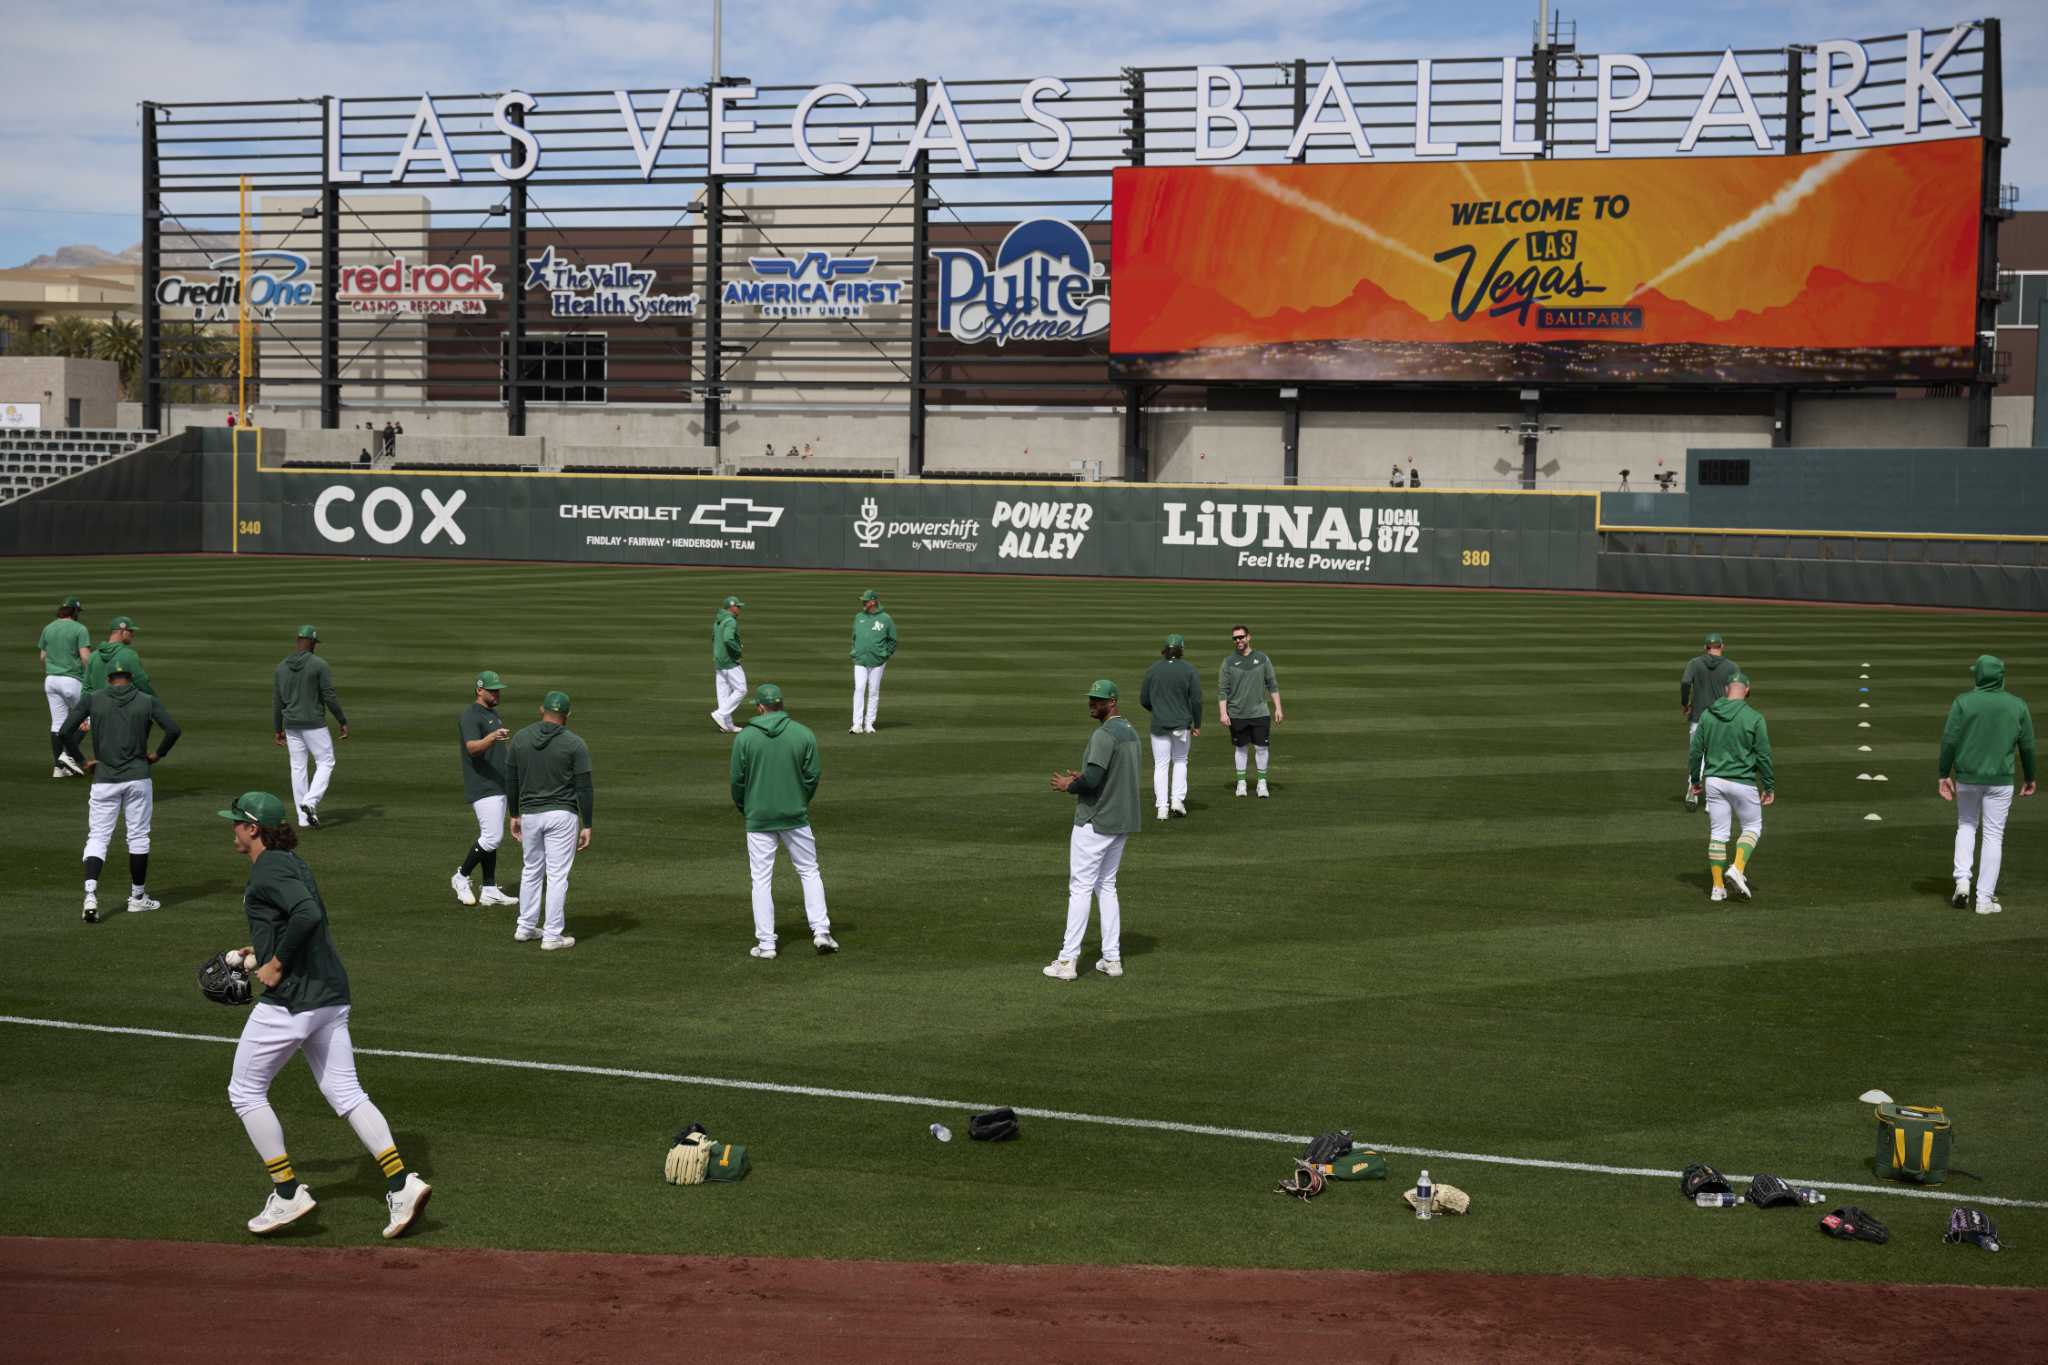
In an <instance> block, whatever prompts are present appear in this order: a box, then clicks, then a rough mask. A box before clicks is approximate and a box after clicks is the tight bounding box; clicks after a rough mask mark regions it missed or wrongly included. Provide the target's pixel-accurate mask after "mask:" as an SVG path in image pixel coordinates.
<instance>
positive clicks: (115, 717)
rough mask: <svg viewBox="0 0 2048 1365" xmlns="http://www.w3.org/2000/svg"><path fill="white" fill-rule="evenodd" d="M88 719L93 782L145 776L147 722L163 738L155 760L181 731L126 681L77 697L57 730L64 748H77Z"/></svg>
mask: <svg viewBox="0 0 2048 1365" xmlns="http://www.w3.org/2000/svg"><path fill="white" fill-rule="evenodd" d="M88 720H90V721H91V722H92V756H93V758H94V759H95V760H96V761H95V762H94V764H93V769H92V780H93V781H95V782H133V781H134V780H135V779H137V778H140V777H148V776H149V727H150V726H152V725H154V726H156V727H157V728H158V729H159V730H162V731H163V732H164V737H163V742H162V743H161V744H159V745H157V750H156V756H157V757H158V758H159V759H161V758H162V757H163V756H164V755H165V754H168V753H169V752H170V751H171V746H172V745H173V744H176V743H177V742H178V736H179V735H181V734H183V733H184V731H182V730H180V729H179V728H178V722H176V721H175V720H172V719H171V713H170V712H169V711H167V710H165V709H164V704H163V702H161V701H159V700H158V699H157V698H156V697H154V696H152V695H151V694H150V693H148V692H144V691H141V690H139V689H137V688H135V687H131V686H128V685H126V684H123V685H122V686H119V687H103V688H101V689H100V690H99V691H97V692H93V693H90V694H88V695H86V696H85V697H82V698H80V699H79V703H78V705H76V706H74V707H72V708H71V714H70V715H69V716H68V717H66V718H65V721H64V727H63V729H62V730H60V731H59V732H58V736H57V737H58V738H59V739H61V740H62V741H63V742H64V746H65V747H66V748H75V747H76V746H77V744H78V730H79V727H80V726H81V725H83V724H84V723H85V722H86V721H88Z"/></svg>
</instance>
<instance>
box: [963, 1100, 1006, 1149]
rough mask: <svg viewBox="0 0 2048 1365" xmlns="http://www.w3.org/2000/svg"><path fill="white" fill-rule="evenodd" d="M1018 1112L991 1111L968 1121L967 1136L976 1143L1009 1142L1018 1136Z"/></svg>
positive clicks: (1004, 1109)
mask: <svg viewBox="0 0 2048 1365" xmlns="http://www.w3.org/2000/svg"><path fill="white" fill-rule="evenodd" d="M1017 1132H1018V1124H1017V1111H1016V1110H1014V1109H1009V1108H1003V1109H991V1110H989V1111H988V1112H987V1113H986V1114H976V1115H975V1116H974V1117H973V1118H970V1119H969V1120H967V1136H968V1137H970V1138H972V1139H973V1140H974V1141H976V1142H1008V1141H1010V1140H1011V1139H1012V1138H1014V1137H1016V1136H1017Z"/></svg>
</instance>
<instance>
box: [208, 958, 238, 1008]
mask: <svg viewBox="0 0 2048 1365" xmlns="http://www.w3.org/2000/svg"><path fill="white" fill-rule="evenodd" d="M199 993H200V994H201V995H203V996H205V997H206V998H207V999H208V1000H211V1001H212V1002H213V1003H214V1004H216V1005H246V1004H248V1003H249V974H248V973H247V972H244V971H239V970H237V969H236V968H233V967H230V966H228V955H227V953H226V952H225V951H222V952H218V953H215V954H214V955H213V956H212V957H209V958H208V959H206V961H204V962H202V963H200V964H199Z"/></svg>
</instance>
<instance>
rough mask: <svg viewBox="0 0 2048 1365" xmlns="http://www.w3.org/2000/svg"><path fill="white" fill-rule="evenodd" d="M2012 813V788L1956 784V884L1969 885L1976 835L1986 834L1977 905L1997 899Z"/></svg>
mask: <svg viewBox="0 0 2048 1365" xmlns="http://www.w3.org/2000/svg"><path fill="white" fill-rule="evenodd" d="M2011 811H2012V787H2011V786H2010V785H2000V786H1996V787H1993V786H1987V785H1985V784H1984V783H1981V782H1958V783H1956V880H1957V881H1959V882H1960V881H1967V880H1969V876H1970V865H1971V863H1972V862H1974V861H1976V859H1975V856H1974V855H1975V854H1976V852H1977V831H1978V830H1980V829H1981V830H1983V831H1984V858H1983V861H1982V863H1981V864H1980V865H1979V866H1978V868H1977V903H1978V904H1979V905H1981V904H1983V903H1984V902H1985V901H1988V900H1995V899H1997V894H1998V872H1999V869H2000V867H2001V866H2002V865H2003V864H2004V862H2005V817H2006V816H2007V815H2008V814H2009V813H2011Z"/></svg>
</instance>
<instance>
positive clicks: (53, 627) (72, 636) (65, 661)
mask: <svg viewBox="0 0 2048 1365" xmlns="http://www.w3.org/2000/svg"><path fill="white" fill-rule="evenodd" d="M36 648H37V649H40V650H41V651H42V652H43V672H44V674H45V675H47V676H49V677H53V678H77V679H79V680H80V681H81V682H82V681H84V679H85V661H84V660H83V659H81V658H79V657H78V651H79V650H81V649H87V650H89V649H91V648H92V636H90V635H88V634H87V633H86V630H85V627H84V626H81V625H79V624H78V622H76V621H74V620H72V619H71V618H70V617H68V616H60V617H58V618H57V619H56V620H54V621H52V622H50V624H49V625H47V626H44V627H43V633H42V635H41V637H40V638H38V639H37V640H36Z"/></svg>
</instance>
